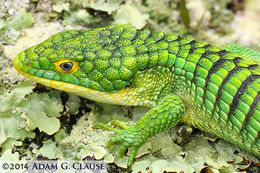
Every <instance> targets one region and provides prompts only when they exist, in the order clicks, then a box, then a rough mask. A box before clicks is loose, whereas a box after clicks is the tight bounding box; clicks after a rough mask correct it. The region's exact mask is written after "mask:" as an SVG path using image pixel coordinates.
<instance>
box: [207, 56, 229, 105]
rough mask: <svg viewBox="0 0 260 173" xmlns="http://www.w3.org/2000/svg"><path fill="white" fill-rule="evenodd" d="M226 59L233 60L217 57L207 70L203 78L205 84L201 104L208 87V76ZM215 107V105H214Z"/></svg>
mask: <svg viewBox="0 0 260 173" xmlns="http://www.w3.org/2000/svg"><path fill="white" fill-rule="evenodd" d="M226 61H233V60H232V59H222V58H219V59H218V60H217V61H216V62H215V63H213V65H212V66H211V68H210V69H209V71H208V75H207V77H206V79H205V86H204V88H203V90H204V92H203V97H202V100H203V105H204V103H205V100H206V99H205V97H206V91H207V88H208V83H209V78H210V75H211V74H213V73H215V72H216V71H217V70H218V69H219V68H221V65H222V64H223V63H224V62H226ZM219 90H221V88H219ZM214 107H215V106H214Z"/></svg>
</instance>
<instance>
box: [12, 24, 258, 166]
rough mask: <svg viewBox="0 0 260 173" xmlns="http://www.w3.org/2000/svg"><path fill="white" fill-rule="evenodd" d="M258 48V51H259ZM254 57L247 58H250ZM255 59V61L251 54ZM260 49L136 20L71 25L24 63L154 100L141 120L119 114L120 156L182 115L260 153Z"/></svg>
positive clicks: (102, 98)
mask: <svg viewBox="0 0 260 173" xmlns="http://www.w3.org/2000/svg"><path fill="white" fill-rule="evenodd" d="M251 55H252V56H251ZM244 58H246V59H244ZM249 59H252V60H254V61H251V60H249ZM259 62H260V54H259V53H257V52H254V51H251V50H247V49H245V48H243V47H241V46H227V47H215V46H211V45H209V44H208V43H206V42H197V41H195V40H193V39H190V38H185V37H181V36H178V35H176V34H165V33H163V32H151V31H150V30H146V29H144V30H137V29H136V28H135V27H133V26H131V25H113V26H109V27H103V28H96V29H85V30H70V31H64V32H60V33H58V34H55V35H53V36H51V37H50V38H49V39H47V40H46V41H44V42H42V43H40V44H38V45H36V46H33V47H31V48H29V49H27V50H25V51H23V52H21V53H20V54H19V55H18V56H17V57H16V58H15V59H14V66H15V68H16V70H17V71H18V72H20V73H22V74H23V75H25V76H27V77H29V78H30V79H32V80H34V81H36V82H39V83H41V84H43V85H46V86H50V87H53V88H56V89H59V90H62V91H67V92H71V93H75V94H78V95H80V96H83V97H86V98H88V99H91V100H94V101H98V102H105V103H110V104H118V105H133V106H148V107H151V109H150V111H148V112H147V113H146V114H145V115H144V116H143V117H142V118H141V119H140V120H139V121H138V122H137V123H136V124H135V125H133V126H130V127H129V126H127V125H125V124H124V123H123V122H120V121H117V120H115V121H112V124H113V125H117V126H119V127H120V129H119V128H115V127H112V126H109V125H107V124H103V123H95V124H94V125H93V127H94V128H102V129H106V130H110V131H114V132H116V133H117V134H118V135H117V136H114V137H112V138H111V139H110V140H109V141H108V142H107V147H109V146H111V145H112V144H114V143H122V144H121V148H120V152H119V156H122V155H124V153H125V152H126V150H127V149H128V148H131V152H130V156H129V160H128V166H129V167H130V166H131V165H132V164H133V161H134V158H135V156H136V152H137V150H138V148H139V147H140V146H141V145H142V144H144V143H145V141H146V140H147V139H148V138H150V137H152V136H155V135H156V134H158V133H160V132H162V131H165V130H167V129H169V128H171V127H173V126H175V125H176V124H177V123H178V122H185V123H188V124H190V125H192V126H194V127H196V128H199V129H201V130H203V131H205V132H208V133H211V134H214V135H216V136H218V137H220V138H223V139H225V140H226V141H229V142H231V143H233V144H235V145H237V146H239V147H240V148H241V149H243V150H246V151H248V152H250V153H252V154H254V155H255V156H257V157H260V151H259V150H260V138H259V137H260V103H259V99H260V68H259V66H258V65H257V63H259Z"/></svg>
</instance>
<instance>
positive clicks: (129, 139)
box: [93, 120, 146, 169]
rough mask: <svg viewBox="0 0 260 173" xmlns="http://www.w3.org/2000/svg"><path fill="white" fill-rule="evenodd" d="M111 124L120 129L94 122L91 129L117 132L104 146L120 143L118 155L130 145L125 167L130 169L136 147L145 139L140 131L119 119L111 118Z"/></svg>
mask: <svg viewBox="0 0 260 173" xmlns="http://www.w3.org/2000/svg"><path fill="white" fill-rule="evenodd" d="M111 124H112V125H116V126H118V127H119V128H120V129H119V128H115V127H112V126H110V125H107V124H104V123H94V124H93V129H97V128H100V129H104V130H108V131H112V132H115V133H117V134H118V135H117V136H114V137H112V138H111V139H109V140H108V142H107V144H106V146H107V147H110V146H111V145H113V144H115V143H121V147H120V150H119V153H118V156H119V157H122V156H123V155H124V154H125V153H126V151H127V149H128V148H131V147H132V149H131V151H130V155H129V159H128V162H127V167H128V169H130V168H131V166H132V164H133V162H134V158H135V156H136V153H137V150H138V148H139V147H140V146H141V145H142V144H143V143H144V142H145V140H146V139H145V138H144V136H143V135H142V134H141V132H140V131H137V130H136V129H135V128H133V127H129V126H127V125H126V124H125V123H123V122H121V121H118V120H112V121H111Z"/></svg>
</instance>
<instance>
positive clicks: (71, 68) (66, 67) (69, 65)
mask: <svg viewBox="0 0 260 173" xmlns="http://www.w3.org/2000/svg"><path fill="white" fill-rule="evenodd" d="M54 65H55V67H56V69H57V70H58V71H59V72H61V73H74V72H76V71H77V70H78V62H77V61H74V60H71V59H61V60H59V61H56V62H55V63H54Z"/></svg>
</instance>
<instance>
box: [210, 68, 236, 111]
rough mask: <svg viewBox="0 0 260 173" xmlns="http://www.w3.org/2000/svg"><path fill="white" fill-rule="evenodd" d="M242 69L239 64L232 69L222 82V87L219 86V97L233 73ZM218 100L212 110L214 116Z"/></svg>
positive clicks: (217, 96)
mask: <svg viewBox="0 0 260 173" xmlns="http://www.w3.org/2000/svg"><path fill="white" fill-rule="evenodd" d="M240 69H241V67H239V66H237V65H236V67H235V68H234V69H232V70H231V71H230V72H229V73H228V74H227V76H226V77H225V78H224V80H223V81H222V83H221V85H220V87H219V89H218V92H217V94H216V98H219V96H220V93H221V91H222V88H223V86H224V85H225V84H226V83H227V82H228V81H229V79H230V77H232V76H233V74H234V73H235V72H236V71H238V70H240ZM218 100H219V99H217V100H216V102H215V103H214V108H213V111H212V114H211V116H213V114H214V112H215V111H216V107H217V102H218Z"/></svg>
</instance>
